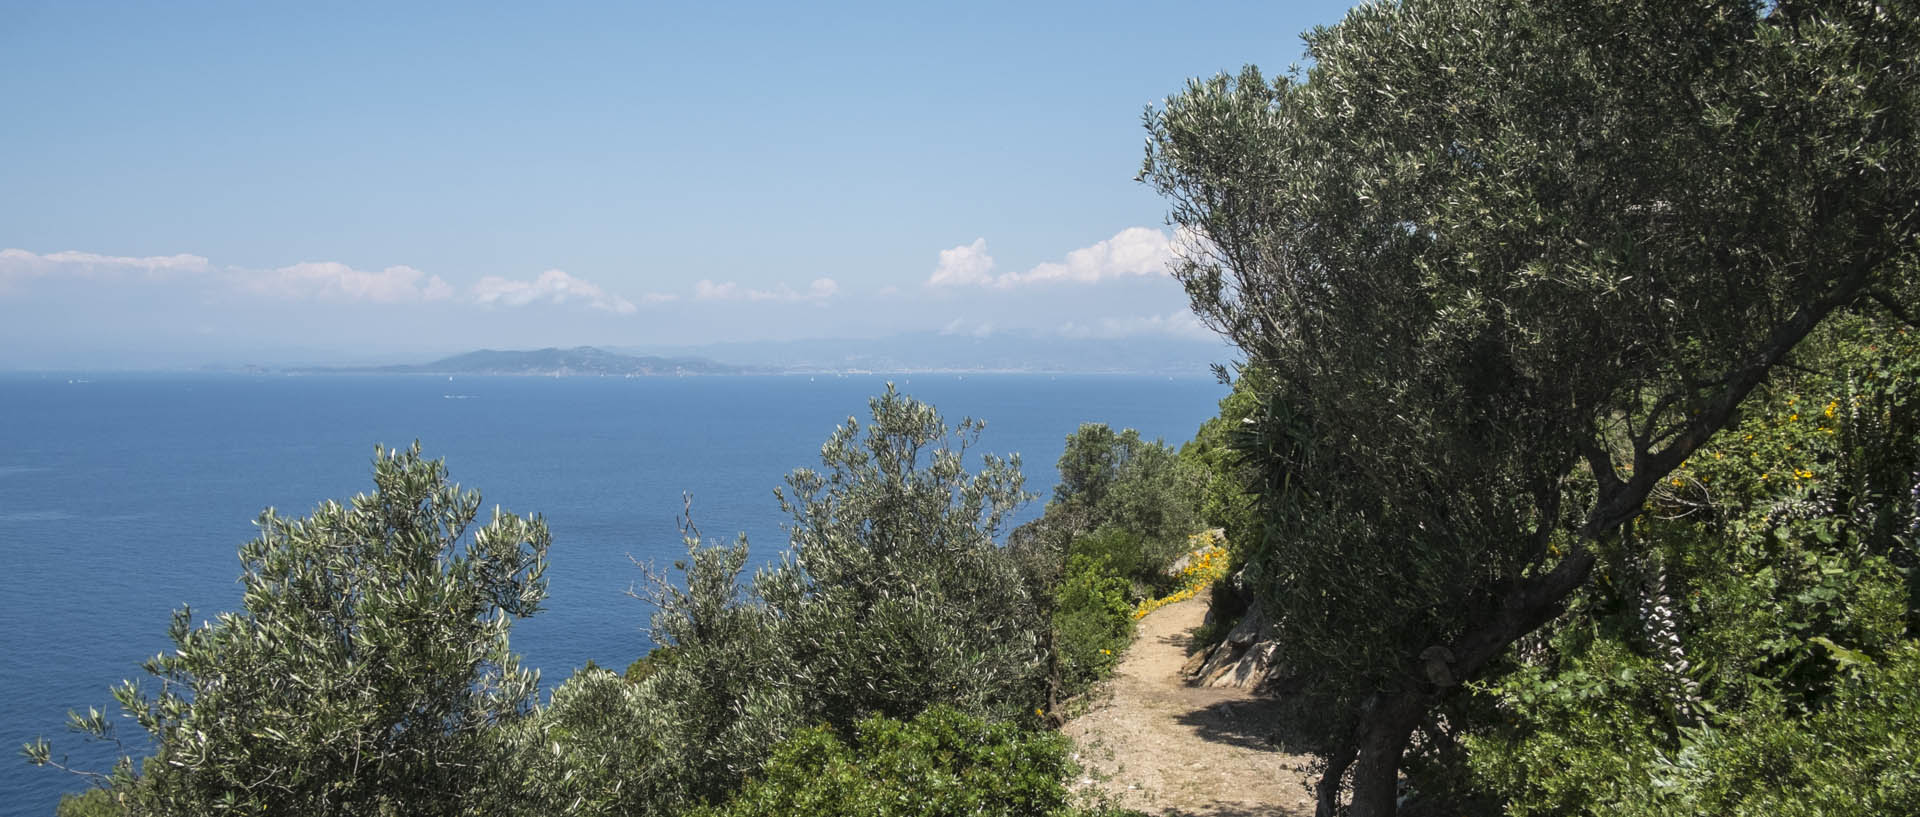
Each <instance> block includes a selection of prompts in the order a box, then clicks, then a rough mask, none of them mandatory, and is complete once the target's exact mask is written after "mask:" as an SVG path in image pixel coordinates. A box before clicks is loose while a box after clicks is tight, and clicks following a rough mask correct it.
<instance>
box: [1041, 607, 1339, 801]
mask: <svg viewBox="0 0 1920 817" xmlns="http://www.w3.org/2000/svg"><path fill="white" fill-rule="evenodd" d="M1206 615H1207V599H1206V598H1205V597H1201V598H1195V599H1188V600H1186V601H1183V602H1179V603H1177V604H1170V605H1167V606H1166V607H1162V608H1160V609H1159V610H1156V611H1154V612H1153V613H1151V614H1149V615H1148V616H1147V617H1146V618H1143V619H1141V620H1140V621H1139V629H1138V632H1137V634H1136V636H1135V638H1134V642H1133V646H1131V647H1129V648H1128V649H1127V654H1126V655H1125V656H1124V657H1122V658H1121V660H1120V665H1119V666H1118V667H1117V668H1116V669H1115V670H1114V674H1113V677H1112V678H1111V679H1109V680H1107V681H1105V682H1103V684H1102V685H1101V687H1100V688H1099V689H1096V690H1095V692H1094V693H1093V695H1092V696H1090V698H1091V700H1092V701H1093V703H1092V705H1091V708H1090V710H1089V711H1088V712H1086V713H1085V714H1083V715H1081V716H1079V717H1077V718H1075V719H1073V720H1071V721H1068V722H1067V724H1066V726H1065V727H1064V728H1063V729H1062V731H1063V732H1065V733H1066V735H1067V736H1068V737H1070V738H1072V739H1073V741H1074V743H1075V745H1076V746H1077V747H1078V753H1079V760H1080V763H1081V765H1083V766H1085V767H1086V768H1087V771H1088V776H1087V777H1086V778H1083V779H1082V780H1081V785H1082V786H1083V787H1098V788H1100V789H1102V790H1104V791H1105V792H1107V793H1108V794H1110V795H1112V798H1113V800H1114V801H1115V802H1116V803H1117V804H1118V805H1121V806H1124V807H1126V808H1132V809H1138V810H1140V811H1143V812H1146V813H1147V814H1153V815H1163V816H1165V817H1173V816H1174V815H1179V817H1253V816H1254V815H1303V816H1304V815H1311V814H1313V799H1312V798H1311V797H1310V796H1309V794H1308V789H1307V786H1306V783H1307V781H1308V780H1309V773H1308V771H1307V769H1308V764H1309V763H1311V762H1312V758H1311V757H1310V756H1307V755H1294V754H1286V753H1283V752H1281V751H1279V750H1278V749H1277V748H1275V747H1274V745H1273V744H1272V743H1271V742H1270V741H1269V740H1268V736H1270V735H1273V734H1275V733H1276V732H1277V731H1278V729H1277V725H1276V722H1275V716H1274V714H1273V710H1274V707H1273V706H1271V705H1270V703H1269V702H1268V701H1266V700H1264V699H1263V698H1262V697H1261V696H1259V695H1255V694H1254V693H1251V692H1248V691H1246V690H1242V689H1214V688H1207V687H1195V686H1190V685H1188V684H1187V683H1186V679H1185V678H1183V677H1182V676H1181V674H1180V666H1181V664H1183V663H1185V662H1186V660H1187V643H1188V641H1189V638H1190V635H1191V633H1192V631H1193V630H1194V628H1196V627H1199V626H1200V623H1201V622H1202V621H1203V620H1205V618H1206Z"/></svg>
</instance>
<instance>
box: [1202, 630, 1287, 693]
mask: <svg viewBox="0 0 1920 817" xmlns="http://www.w3.org/2000/svg"><path fill="white" fill-rule="evenodd" d="M1279 651H1280V643H1279V642H1277V641H1262V642H1260V643H1258V644H1254V645H1253V646H1250V647H1248V648H1246V649H1245V650H1243V651H1242V652H1241V654H1240V658H1239V660H1236V661H1234V662H1233V665H1232V666H1231V667H1229V668H1228V669H1227V672H1225V673H1223V674H1222V675H1221V676H1220V677H1218V678H1215V679H1213V680H1212V681H1209V682H1208V683H1207V685H1208V686H1216V687H1238V688H1240V689H1258V688H1260V687H1261V686H1262V685H1264V684H1265V683H1266V682H1267V678H1268V677H1270V676H1271V675H1272V674H1273V657H1274V655H1275V654H1277V653H1278V652H1279Z"/></svg>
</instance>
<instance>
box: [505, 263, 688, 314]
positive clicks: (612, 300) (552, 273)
mask: <svg viewBox="0 0 1920 817" xmlns="http://www.w3.org/2000/svg"><path fill="white" fill-rule="evenodd" d="M674 297H675V296H673V295H667V294H663V293H647V294H646V295H643V296H641V300H642V301H645V302H647V303H659V302H662V301H671V300H673V299H674ZM472 298H473V301H474V303H479V304H486V305H488V306H493V305H500V306H525V305H527V304H530V303H535V302H546V303H554V304H564V303H569V302H576V301H577V302H581V303H584V304H586V305H587V306H590V307H593V308H594V309H603V310H606V311H608V312H615V313H619V314H621V315H627V314H632V313H633V312H634V311H636V310H638V309H639V307H636V306H634V305H633V302H632V301H629V300H627V299H625V298H622V297H620V296H618V295H614V294H612V293H609V292H607V291H606V290H604V289H601V288H600V286H599V285H598V284H594V283H592V282H589V281H585V280H582V279H579V278H575V277H573V276H571V275H568V274H567V273H566V272H564V271H562V270H557V269H550V270H547V271H546V272H543V273H540V275H539V276H538V277H536V278H534V279H533V280H531V281H516V280H513V279H511V278H502V277H500V276H498V275H489V276H487V277H485V278H482V279H480V280H479V281H478V282H477V283H475V284H474V285H473V290H472Z"/></svg>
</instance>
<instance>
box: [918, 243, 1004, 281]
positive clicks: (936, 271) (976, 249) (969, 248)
mask: <svg viewBox="0 0 1920 817" xmlns="http://www.w3.org/2000/svg"><path fill="white" fill-rule="evenodd" d="M992 272H993V256H991V255H988V254H987V240H986V239H984V238H976V239H974V240H973V243H972V244H962V245H960V246H958V247H954V248H953V249H950V250H941V251H940V265H939V266H937V267H934V268H933V276H932V277H930V278H928V279H927V286H930V287H957V286H972V285H975V284H990V283H993V276H992V275H991V274H990V273H992Z"/></svg>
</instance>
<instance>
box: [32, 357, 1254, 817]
mask: <svg viewBox="0 0 1920 817" xmlns="http://www.w3.org/2000/svg"><path fill="white" fill-rule="evenodd" d="M889 382H892V383H894V384H895V385H896V386H897V387H898V388H899V389H900V391H902V392H903V393H905V394H908V395H911V396H913V397H915V398H918V399H920V400H923V401H926V402H929V403H931V404H933V405H934V406H936V407H937V408H938V409H939V410H940V412H941V414H942V415H943V416H944V417H945V418H946V419H947V421H948V423H949V424H956V423H957V422H958V421H959V420H960V419H961V418H962V417H974V418H978V419H982V420H985V421H986V423H987V425H986V430H985V432H984V433H983V434H982V435H981V438H980V442H979V445H978V450H980V451H985V452H992V453H996V454H1002V455H1007V454H1018V455H1020V457H1021V465H1022V470H1023V472H1024V473H1025V474H1026V479H1027V482H1026V486H1027V489H1028V490H1029V491H1032V492H1034V493H1035V494H1038V495H1039V498H1038V499H1036V500H1035V501H1034V502H1033V503H1031V504H1030V505H1029V506H1028V507H1027V508H1026V509H1025V510H1024V511H1023V513H1022V514H1021V516H1020V517H1019V518H1018V519H1016V520H1015V521H1016V522H1019V521H1025V520H1027V519H1032V518H1035V517H1037V516H1038V515H1039V512H1040V510H1041V507H1042V505H1043V504H1044V502H1045V497H1046V496H1048V495H1049V494H1050V493H1051V491H1052V490H1053V486H1054V484H1055V482H1056V480H1057V477H1056V474H1055V471H1054V463H1055V461H1056V460H1057V459H1058V458H1059V456H1060V452H1061V449H1062V446H1063V442H1064V440H1065V438H1066V437H1067V435H1068V434H1071V433H1072V432H1073V431H1074V430H1075V429H1076V428H1078V427H1079V425H1080V424H1082V423H1089V422H1103V423H1107V424H1109V425H1111V426H1114V427H1115V428H1135V429H1139V430H1140V432H1141V433H1142V434H1143V436H1146V437H1148V438H1155V437H1158V438H1163V439H1165V440H1166V441H1167V442H1169V443H1171V444H1174V445H1178V444H1179V443H1181V442H1184V441H1185V440H1187V439H1189V438H1190V437H1192V435H1193V433H1194V431H1195V430H1196V429H1197V428H1198V427H1199V425H1200V423H1201V422H1203V421H1204V420H1206V419H1207V418H1208V417H1211V416H1213V414H1214V413H1215V412H1216V411H1217V404H1218V401H1219V400H1220V399H1221V398H1222V397H1224V396H1226V393H1227V387H1225V386H1222V385H1220V384H1218V383H1217V382H1215V381H1214V380H1213V379H1212V378H1211V377H1206V376H1196V377H1184V378H1183V377H1174V378H1169V377H1165V376H1120V375H1071V376H1070V375H1044V374H964V375H963V374H929V373H912V374H895V375H869V374H861V375H845V376H841V375H783V376H738V377H685V378H679V377H642V378H601V377H557V378H556V377H465V376H461V377H452V378H449V377H446V376H424V375H389V376H350V375H325V376H284V375H280V376H275V375H236V374H102V373H91V374H76V373H59V374H54V373H16V374H0V559H3V560H4V564H5V569H4V571H0V582H4V587H5V591H4V595H3V596H0V600H3V601H4V603H0V746H4V747H8V752H9V754H11V753H12V749H13V748H17V747H19V746H20V745H21V744H22V743H24V742H26V741H29V740H32V739H34V738H35V737H37V736H45V737H47V738H49V739H50V740H52V741H53V744H54V754H55V757H56V759H58V758H60V757H61V756H63V755H64V756H65V757H66V759H67V762H68V763H69V764H70V765H72V766H74V767H77V768H82V769H91V770H100V771H105V770H107V769H108V768H109V767H110V765H111V763H112V759H113V757H114V753H113V752H112V750H111V749H110V748H109V747H103V746H98V745H95V744H92V743H88V742H86V741H84V740H82V739H81V738H80V737H79V736H77V735H73V734H69V733H68V732H67V731H66V728H65V724H66V717H67V712H68V711H69V710H75V709H78V710H80V711H83V712H84V711H85V710H86V709H87V708H88V707H98V708H101V709H103V710H106V711H108V712H109V713H111V714H113V715H114V717H115V719H116V720H117V721H119V722H120V723H121V727H120V728H121V730H122V733H123V737H124V738H126V739H128V741H129V742H130V743H131V744H132V745H135V746H138V745H140V741H141V738H142V734H141V733H140V732H139V730H138V728H137V727H136V726H134V725H133V724H132V723H131V722H130V721H127V720H126V719H125V718H124V717H121V716H119V714H118V709H117V707H116V706H115V704H114V702H113V699H112V697H111V695H110V689H111V688H112V687H114V686H116V685H118V684H119V682H120V681H121V680H122V679H140V678H142V677H143V673H142V671H141V670H140V663H141V662H142V661H143V660H145V659H146V658H148V657H151V656H153V655H155V654H156V653H159V652H161V651H162V650H166V649H168V648H169V643H168V641H167V638H166V630H167V624H168V622H169V620H170V616H171V614H172V612H173V611H174V610H175V609H178V608H180V607H183V606H184V607H189V608H190V609H191V610H192V616H193V619H194V620H195V621H196V622H198V621H201V620H204V619H207V618H211V617H212V616H214V615H215V614H217V613H219V612H221V611H229V610H237V609H238V608H239V605H240V586H239V584H238V581H237V579H238V576H239V573H240V564H239V560H238V557H237V556H236V550H237V548H238V546H239V545H240V544H241V543H242V542H245V541H246V540H248V539H250V538H252V536H253V535H254V527H253V521H254V520H255V519H256V518H257V517H258V516H259V514H260V512H261V511H262V509H265V508H268V507H271V508H275V509H277V510H278V511H280V512H281V513H282V514H283V515H291V514H298V515H305V514H306V513H308V512H309V511H311V510H312V509H313V508H314V506H316V505H317V504H319V503H320V502H321V501H323V500H326V499H330V498H331V499H340V500H346V499H348V498H350V497H351V496H353V495H354V494H356V493H361V492H365V491H369V490H371V489H372V480H371V474H372V464H371V463H372V457H373V455H374V451H375V447H376V446H377V445H386V446H396V447H398V446H405V445H408V444H410V443H412V442H414V441H416V440H417V441H419V443H420V445H421V447H422V449H423V450H424V452H425V453H426V454H427V455H428V456H430V457H436V458H444V459H445V460H446V463H447V467H448V470H449V472H450V475H451V477H452V478H453V479H454V480H455V481H457V482H459V483H460V484H461V485H462V486H464V487H466V488H469V489H475V490H478V491H479V492H480V493H481V494H482V497H483V500H484V502H485V505H484V507H486V508H491V507H492V506H495V505H498V506H500V507H502V508H504V509H506V510H509V511H511V512H514V513H520V514H526V513H539V514H542V515H543V516H545V518H546V520H547V522H548V524H549V526H550V528H551V530H552V532H553V538H554V541H553V546H552V549H551V551H550V553H549V561H550V566H549V569H548V578H549V598H548V601H547V603H546V605H545V609H544V610H542V611H541V612H540V613H539V614H538V615H536V616H534V617H532V618H528V619H526V620H523V621H521V622H519V623H517V624H516V625H515V626H514V629H513V634H512V643H513V646H514V648H515V650H516V651H517V652H518V653H520V655H521V656H522V659H523V661H524V663H525V664H527V665H529V666H532V667H535V668H538V669H539V670H540V672H541V674H542V684H543V687H545V688H546V689H548V690H551V689H552V688H553V687H554V686H555V685H557V684H558V683H559V682H560V681H563V680H565V678H566V677H567V676H568V675H569V674H571V673H572V672H573V671H574V670H576V669H578V668H579V667H582V666H584V665H585V664H586V663H587V662H588V661H589V660H591V661H593V662H595V663H597V664H599V665H600V666H603V667H608V668H611V669H616V670H618V669H621V668H624V667H625V666H626V665H627V664H628V663H629V662H631V661H632V660H633V659H635V658H637V657H639V656H641V655H643V654H645V653H646V652H647V651H648V650H649V649H651V647H652V644H651V642H650V641H649V639H648V637H647V633H646V627H647V619H648V616H649V614H650V610H649V609H648V607H647V606H646V605H645V604H644V603H642V602H640V601H638V600H636V599H634V598H632V597H631V596H629V595H628V591H629V589H630V588H632V587H633V586H634V585H635V584H636V583H638V582H640V581H642V580H643V575H642V573H641V571H640V569H639V568H637V567H635V562H636V561H637V562H641V563H646V562H653V563H656V564H661V565H666V564H670V563H671V562H672V560H673V559H674V558H676V557H678V556H679V555H681V554H683V553H684V546H683V545H682V543H681V537H680V533H679V528H678V524H677V523H678V521H679V519H680V517H681V514H682V509H683V501H690V502H691V513H692V518H693V521H694V523H695V524H696V525H697V526H698V527H699V529H700V531H701V532H702V534H704V535H705V536H706V537H707V538H709V539H718V540H731V539H732V538H733V537H734V536H735V535H736V534H738V533H745V534H746V535H747V537H748V540H749V543H750V549H751V552H752V554H753V558H754V560H755V561H756V562H761V563H764V562H765V561H767V560H770V559H772V558H775V557H777V555H778V554H779V553H780V552H781V551H782V550H783V549H784V548H785V547H786V544H787V541H786V530H785V527H784V525H783V523H785V522H787V521H788V518H787V517H786V516H785V515H784V514H783V513H782V512H781V511H780V508H779V505H778V503H777V502H776V500H775V499H774V495H773V489H774V488H775V487H776V486H779V485H781V484H782V479H783V477H784V476H785V475H786V474H787V473H788V472H790V471H791V470H793V469H795V468H800V467H818V465H819V457H820V447H821V444H822V443H823V442H824V441H825V440H826V438H827V436H828V435H829V434H830V433H831V432H832V431H833V429H834V428H835V427H836V426H837V425H839V424H841V423H845V422H846V421H847V420H848V419H849V417H858V418H860V419H861V420H862V421H863V422H864V421H865V419H866V418H867V416H868V414H867V412H868V408H867V401H868V400H869V398H871V397H873V396H874V395H877V394H880V393H881V392H882V391H883V390H884V389H885V388H886V385H887V383H889ZM485 513H486V512H485V511H483V517H484V515H485ZM85 786H86V781H85V780H84V779H81V778H78V777H75V776H72V775H68V774H64V773H62V772H59V771H55V770H51V769H39V768H33V767H30V766H28V765H27V763H26V762H25V761H24V759H21V758H19V757H18V756H17V755H15V756H14V757H13V759H11V760H7V759H0V815H5V816H6V817H12V816H13V815H20V816H21V817H26V816H27V815H32V816H33V817H45V816H46V815H50V814H52V812H53V808H54V805H55V803H56V802H57V801H58V800H59V797H60V794H61V793H62V792H67V791H74V790H78V789H82V788H84V787H85Z"/></svg>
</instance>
